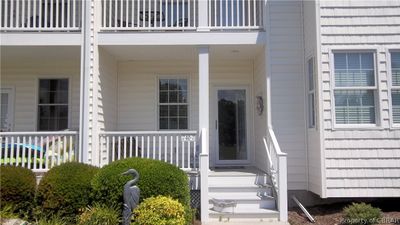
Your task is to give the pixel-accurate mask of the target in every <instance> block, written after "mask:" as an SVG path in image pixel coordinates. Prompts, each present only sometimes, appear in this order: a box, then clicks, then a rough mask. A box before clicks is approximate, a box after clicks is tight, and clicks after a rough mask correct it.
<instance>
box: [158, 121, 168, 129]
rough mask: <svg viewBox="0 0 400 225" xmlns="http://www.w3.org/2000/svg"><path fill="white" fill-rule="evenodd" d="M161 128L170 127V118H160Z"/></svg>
mask: <svg viewBox="0 0 400 225" xmlns="http://www.w3.org/2000/svg"><path fill="white" fill-rule="evenodd" d="M160 129H168V118H160Z"/></svg>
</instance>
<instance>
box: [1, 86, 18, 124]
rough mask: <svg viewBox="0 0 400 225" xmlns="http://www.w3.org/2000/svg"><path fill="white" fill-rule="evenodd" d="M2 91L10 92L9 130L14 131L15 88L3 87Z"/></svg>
mask: <svg viewBox="0 0 400 225" xmlns="http://www.w3.org/2000/svg"><path fill="white" fill-rule="evenodd" d="M0 92H1V93H7V94H8V96H9V97H8V112H7V113H8V118H7V119H8V123H9V130H7V131H13V130H14V107H15V104H14V98H15V97H14V95H15V88H14V87H2V88H0Z"/></svg>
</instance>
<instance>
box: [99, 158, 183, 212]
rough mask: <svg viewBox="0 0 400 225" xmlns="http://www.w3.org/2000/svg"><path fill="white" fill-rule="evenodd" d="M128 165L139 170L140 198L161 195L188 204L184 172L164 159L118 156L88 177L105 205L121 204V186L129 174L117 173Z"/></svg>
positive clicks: (128, 177) (121, 171) (126, 168)
mask: <svg viewBox="0 0 400 225" xmlns="http://www.w3.org/2000/svg"><path fill="white" fill-rule="evenodd" d="M130 168H133V169H136V170H137V171H138V172H139V174H140V180H139V182H138V186H139V188H140V199H146V198H149V197H152V196H158V195H164V196H170V197H172V198H173V199H176V200H178V201H179V202H180V203H182V205H184V206H189V204H190V193H189V185H188V177H187V175H186V174H185V172H183V171H182V170H180V169H179V168H178V167H176V166H174V165H171V164H168V163H165V162H161V161H157V160H151V159H142V158H129V159H124V160H119V161H115V162H112V163H111V164H109V165H107V166H105V167H103V168H101V169H100V171H99V173H97V174H96V176H95V177H94V178H93V180H92V187H93V190H94V193H95V196H96V199H97V201H99V202H100V203H103V204H107V205H121V203H122V202H123V198H122V195H123V186H124V184H125V183H126V182H127V181H128V180H131V179H132V177H131V176H124V175H121V173H123V172H125V171H127V170H128V169H130Z"/></svg>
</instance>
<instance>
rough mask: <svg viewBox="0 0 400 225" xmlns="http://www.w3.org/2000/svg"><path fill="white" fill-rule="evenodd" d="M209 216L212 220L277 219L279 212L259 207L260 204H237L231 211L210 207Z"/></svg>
mask: <svg viewBox="0 0 400 225" xmlns="http://www.w3.org/2000/svg"><path fill="white" fill-rule="evenodd" d="M209 217H210V219H211V220H214V221H215V220H216V221H223V220H225V221H226V220H228V221H233V220H236V221H240V220H253V221H264V220H268V219H275V220H277V219H278V217H279V213H278V211H276V210H271V209H264V208H260V206H259V205H256V204H238V205H237V206H236V207H235V208H234V209H233V210H232V211H231V212H216V211H214V210H211V209H210V210H209Z"/></svg>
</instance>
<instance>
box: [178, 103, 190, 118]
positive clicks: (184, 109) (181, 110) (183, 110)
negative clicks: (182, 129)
mask: <svg viewBox="0 0 400 225" xmlns="http://www.w3.org/2000/svg"><path fill="white" fill-rule="evenodd" d="M178 113H179V117H182V116H184V117H187V115H188V113H187V105H180V106H179V112H178Z"/></svg>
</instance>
